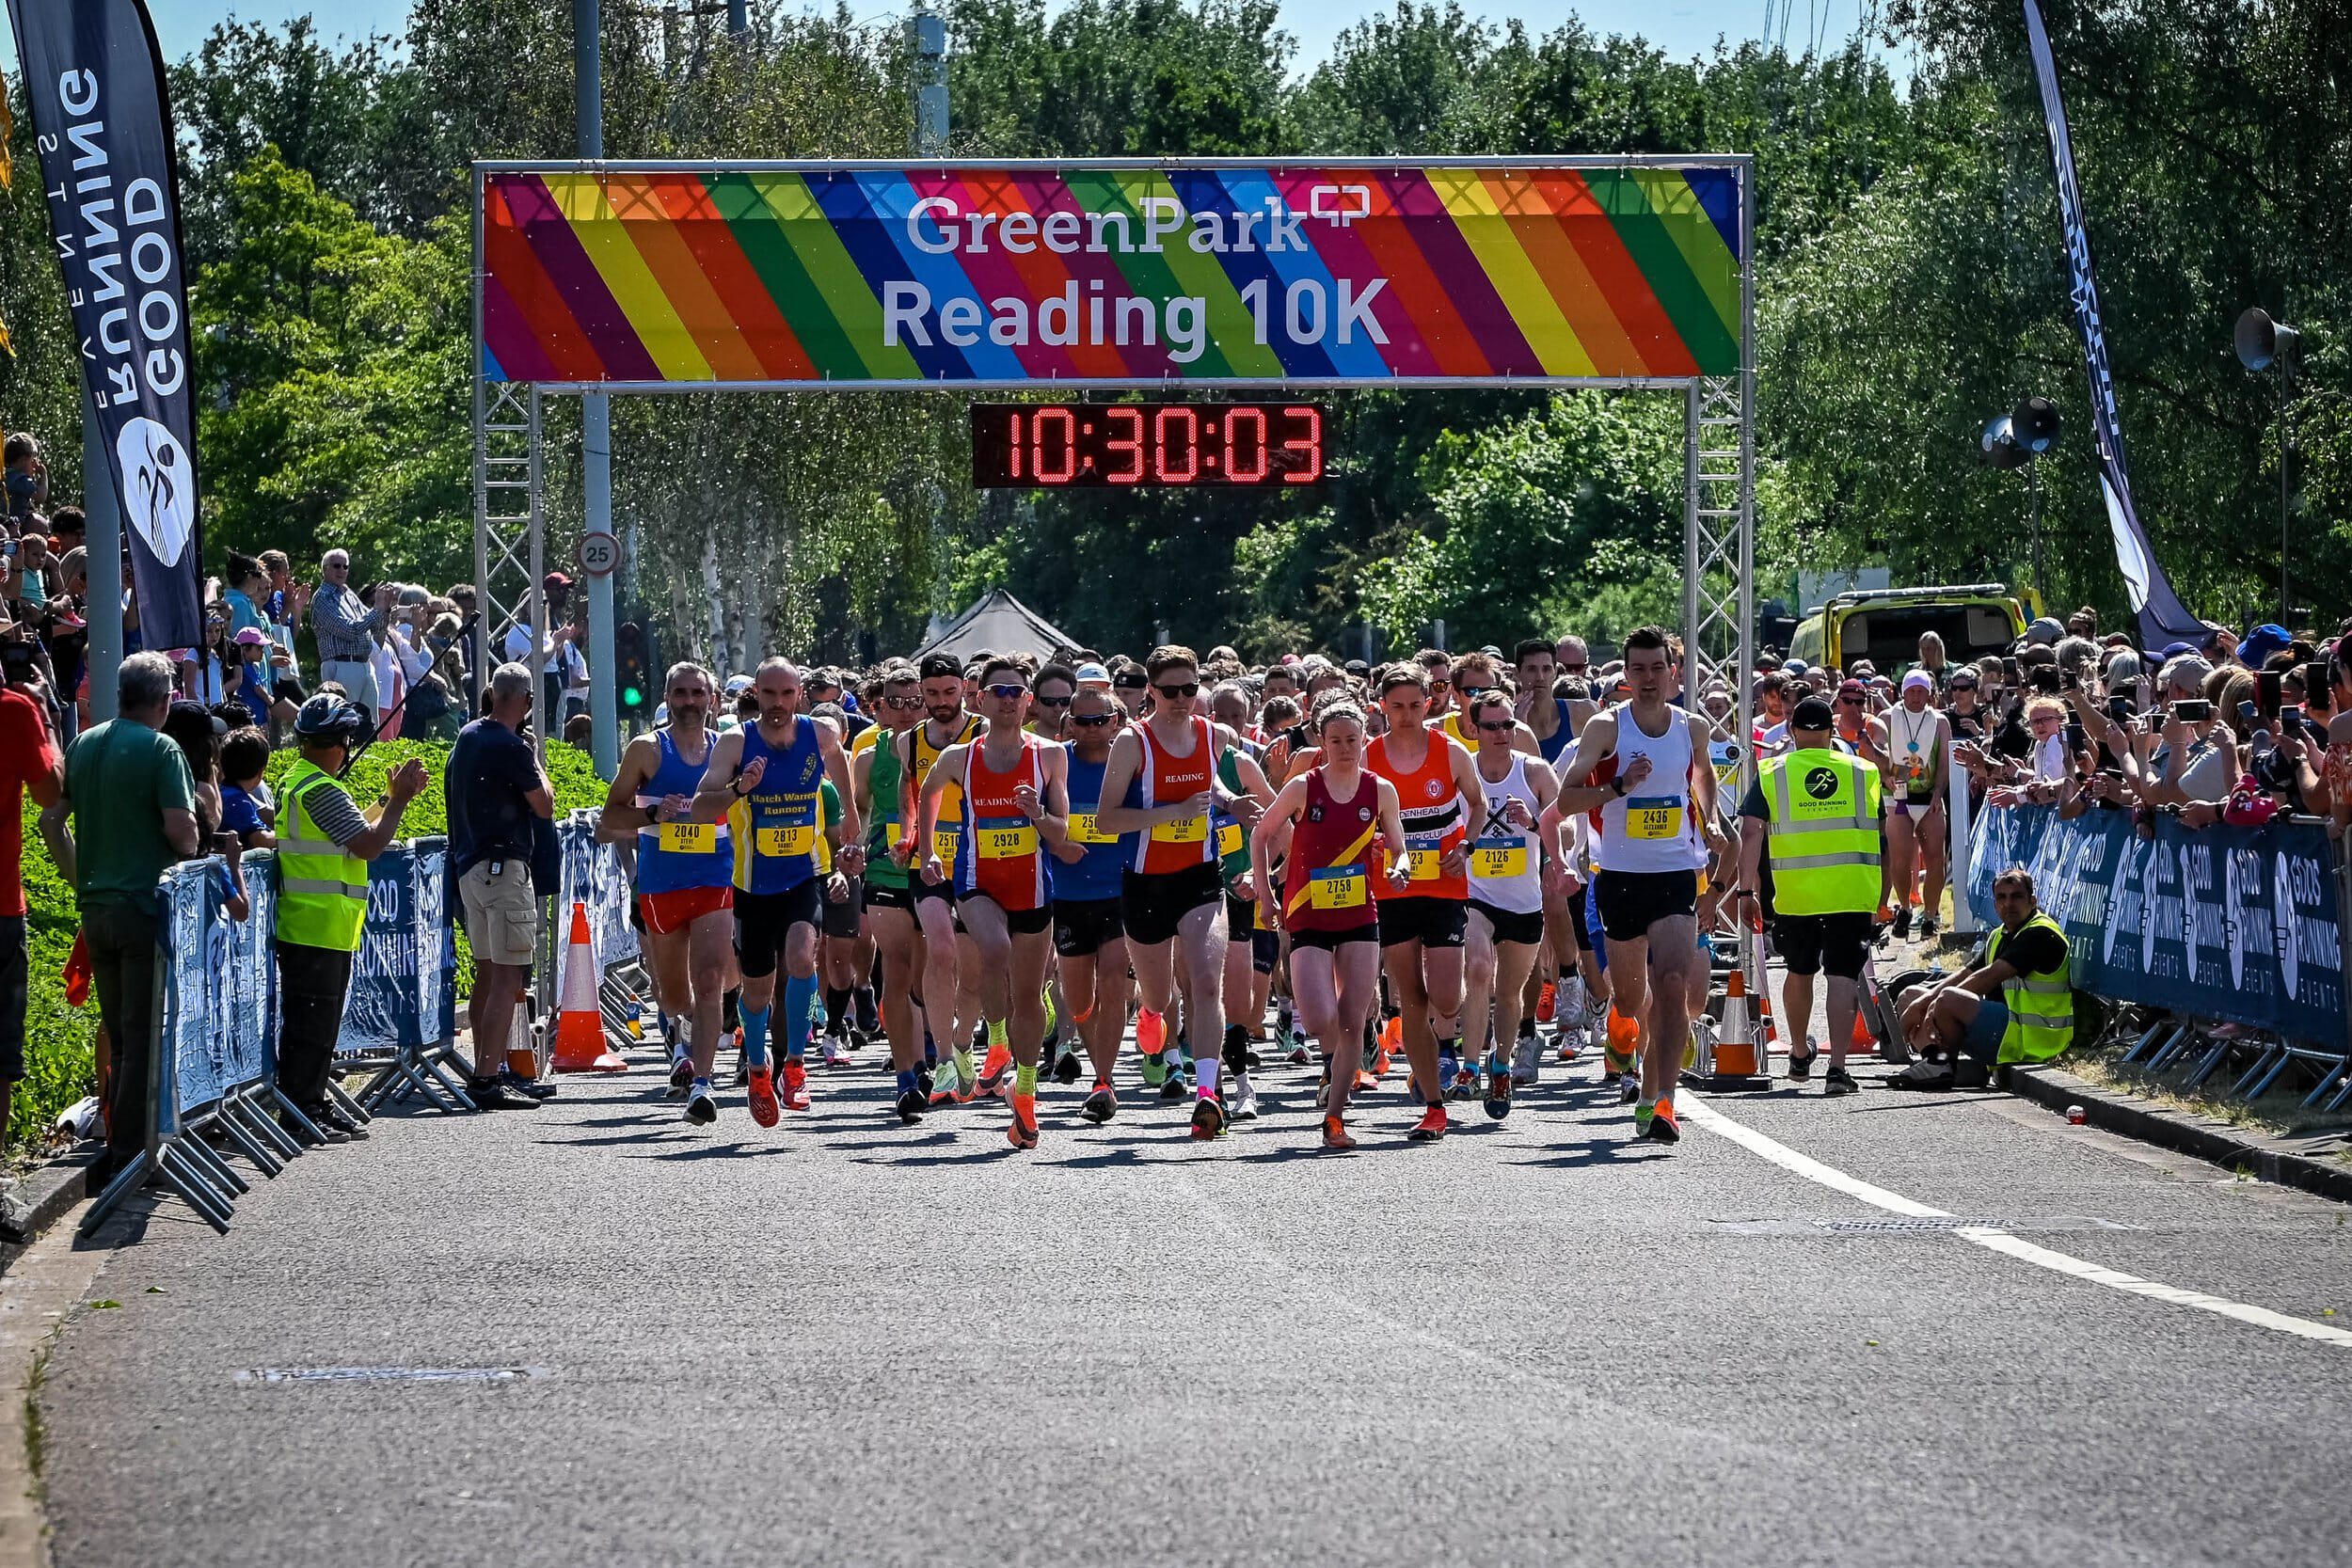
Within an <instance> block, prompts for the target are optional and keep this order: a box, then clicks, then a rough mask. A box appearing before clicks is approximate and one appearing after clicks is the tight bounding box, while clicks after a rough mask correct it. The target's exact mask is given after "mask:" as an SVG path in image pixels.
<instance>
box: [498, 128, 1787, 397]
mask: <svg viewBox="0 0 2352 1568" xmlns="http://www.w3.org/2000/svg"><path fill="white" fill-rule="evenodd" d="M1745 174H1746V167H1745V166H1744V165H1743V164H1740V163H1719V164H1713V165H1671V166H1670V165H1665V164H1658V165H1646V164H1639V163H1629V162H1625V161H1621V160H1607V161H1599V160H1597V161H1595V162H1593V163H1591V164H1583V165H1580V164H1578V163H1576V162H1575V161H1574V160H1562V161H1561V162H1560V163H1559V164H1558V165H1557V166H1526V165H1524V164H1520V163H1512V162H1495V163H1470V164H1460V163H1455V164H1445V165H1429V166H1414V165H1409V164H1393V163H1391V164H1382V165H1379V166H1371V165H1348V164H1326V165H1309V166H1293V165H1246V166H1237V165H1231V164H1223V163H1204V164H1199V165H1182V164H1160V165H1138V164H1136V163H1133V162H1127V163H1119V162H1114V161H1087V160H1065V161H1062V162H1058V163H1055V164H1052V165H1042V164H1030V165H1020V164H1009V165H990V166H938V165H924V166H878V165H867V164H826V165H755V166H740V167H730V168H718V167H705V166H677V165H671V166H629V165H626V164H622V165H606V166H599V167H596V168H595V169H593V170H591V169H585V168H582V167H580V166H570V165H530V166H514V165H508V166H497V165H485V166H482V168H481V170H480V177H479V180H480V189H481V198H482V199H481V209H480V212H479V214H477V221H478V225H479V228H478V233H479V236H480V242H481V247H482V261H483V277H482V280H481V289H482V296H481V297H482V354H483V362H482V373H483V375H484V377H485V379H488V380H494V381H502V380H511V381H531V382H548V383H575V384H584V385H604V386H635V387H641V388H655V387H663V388H675V387H687V386H705V387H708V386H744V385H749V384H768V385H777V384H785V385H789V384H792V383H818V384H826V383H831V384H848V385H865V386H876V387H880V386H893V385H896V386H907V385H938V384H942V383H946V384H948V385H954V386H960V387H976V388H977V387H996V388H1025V387H1037V386H1041V385H1043V386H1070V385H1073V384H1079V385H1085V384H1100V385H1106V386H1107V385H1117V386H1132V385H1135V384H1136V383H1138V382H1158V381H1187V382H1226V383H1238V384H1267V383H1280V384H1283V385H1291V386H1296V385H1304V384H1327V385H1357V384H1367V383H1369V384H1394V383H1400V382H1406V383H1409V382H1500V381H1506V380H1508V381H1540V382H1552V383H1579V382H1591V383H1604V384H1612V385H1625V384H1629V383H1642V382H1650V381H1685V380H1689V379H1691V378H1692V377H1694V376H1700V375H1730V374H1733V373H1735V372H1738V370H1739V369H1740V321H1741V306H1740V266H1741V264H1742V262H1743V261H1744V259H1745V257H1746V255H1747V241H1746V235H1745V233H1744V219H1743V211H1744V209H1743V203H1742V191H1741V181H1742V179H1743V178H1744V176H1745Z"/></svg>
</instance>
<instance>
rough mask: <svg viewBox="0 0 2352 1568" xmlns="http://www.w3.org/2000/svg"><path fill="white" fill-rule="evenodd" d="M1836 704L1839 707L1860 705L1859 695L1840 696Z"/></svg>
mask: <svg viewBox="0 0 2352 1568" xmlns="http://www.w3.org/2000/svg"><path fill="white" fill-rule="evenodd" d="M1837 705H1838V706H1839V707H1860V706H1861V705H1862V699H1861V698H1859V697H1840V698H1838V699H1837Z"/></svg>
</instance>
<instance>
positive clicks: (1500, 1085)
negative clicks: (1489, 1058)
mask: <svg viewBox="0 0 2352 1568" xmlns="http://www.w3.org/2000/svg"><path fill="white" fill-rule="evenodd" d="M1510 1114H1511V1069H1509V1068H1508V1067H1507V1066H1505V1065H1504V1064H1503V1060H1502V1053H1501V1052H1497V1053H1495V1059H1494V1061H1493V1062H1492V1063H1490V1064H1489V1065H1488V1066H1487V1069H1486V1118H1487V1119H1488V1120H1489V1121H1501V1120H1502V1118H1503V1117H1507V1116H1509V1115H1510Z"/></svg>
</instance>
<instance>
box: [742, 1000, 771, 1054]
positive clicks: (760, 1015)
mask: <svg viewBox="0 0 2352 1568" xmlns="http://www.w3.org/2000/svg"><path fill="white" fill-rule="evenodd" d="M772 1011H773V1009H772V1008H769V1007H746V1008H744V1009H743V1065H744V1066H745V1067H747V1068H754V1067H766V1066H767V1065H768V1018H769V1015H770V1013H771V1012H772Z"/></svg>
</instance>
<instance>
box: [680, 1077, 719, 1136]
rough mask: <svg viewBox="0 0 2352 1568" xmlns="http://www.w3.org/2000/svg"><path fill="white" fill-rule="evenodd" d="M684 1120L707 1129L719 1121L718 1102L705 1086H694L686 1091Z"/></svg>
mask: <svg viewBox="0 0 2352 1568" xmlns="http://www.w3.org/2000/svg"><path fill="white" fill-rule="evenodd" d="M686 1119H687V1120H689V1121H691V1122H693V1123H695V1124H696V1125H698V1126H702V1127H707V1126H709V1125H710V1124H711V1123H712V1122H714V1121H717V1120H718V1119H719V1101H717V1100H716V1099H714V1098H713V1097H712V1095H711V1093H710V1085H707V1084H695V1085H692V1086H691V1088H689V1090H688V1091H687V1096H686Z"/></svg>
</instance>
